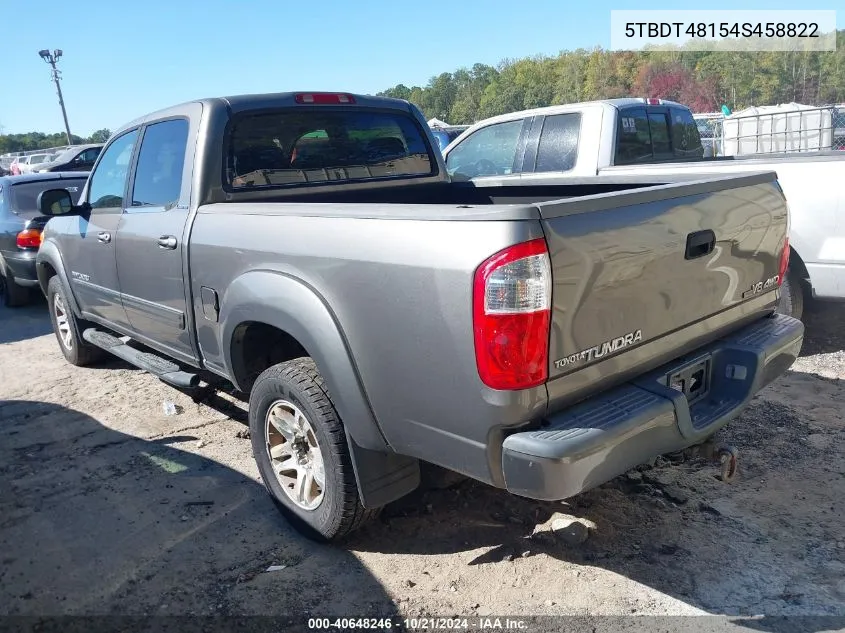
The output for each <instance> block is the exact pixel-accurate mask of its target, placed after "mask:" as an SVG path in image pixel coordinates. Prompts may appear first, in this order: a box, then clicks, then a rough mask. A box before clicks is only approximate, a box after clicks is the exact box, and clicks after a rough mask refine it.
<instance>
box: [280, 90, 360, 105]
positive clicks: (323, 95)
mask: <svg viewBox="0 0 845 633" xmlns="http://www.w3.org/2000/svg"><path fill="white" fill-rule="evenodd" d="M294 99H295V100H296V102H297V103H307V104H315V105H339V104H343V103H355V97H353V96H352V95H347V94H342V93H335V92H309V93H301V94H298V95H296V97H294Z"/></svg>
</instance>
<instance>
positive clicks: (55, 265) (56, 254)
mask: <svg viewBox="0 0 845 633" xmlns="http://www.w3.org/2000/svg"><path fill="white" fill-rule="evenodd" d="M35 272H36V274H37V275H38V286H39V288H41V292H42V294H44V296H45V297H46V296H47V284H49V283H50V279H52V278H53V277H55V276H57V275H58V277H59V279H61V281H62V285H63V286H64V288H65V290H66V293H67V299H68V301H69V302H70V307H71V309H72V310H73V313H74V315H75V316H76V317H77V318H81V313H80V311H79V304H77V302H76V297H75V296H74V294H73V289H72V288H71V285H70V280H69V279H68V276H67V271H66V270H65V266H64V260H63V258H62V254H61V252H60V251H59V248H58V247H57V246H56V244H55V243H54V242H52V241H49V240H48V241H46V242H44V243H43V244H41V246H40V247H39V249H38V255H36V257H35Z"/></svg>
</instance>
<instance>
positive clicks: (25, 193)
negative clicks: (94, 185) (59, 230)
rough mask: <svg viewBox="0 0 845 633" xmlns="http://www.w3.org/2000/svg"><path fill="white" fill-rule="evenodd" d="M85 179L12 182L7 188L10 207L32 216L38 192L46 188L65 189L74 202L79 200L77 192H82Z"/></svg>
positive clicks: (19, 212)
mask: <svg viewBox="0 0 845 633" xmlns="http://www.w3.org/2000/svg"><path fill="white" fill-rule="evenodd" d="M85 180H86V179H85V178H67V179H62V180H38V181H36V182H20V183H13V184H12V186H11V187H10V188H9V199H10V204H11V209H12V211H14V212H15V213H18V214H21V215H29V216H33V217H34V215H37V214H38V204H37V203H38V194H39V193H41V192H42V191H47V190H48V189H67V190H68V192H70V197H71V199H72V200H73V203H74V204H76V203H77V202H78V201H79V194H81V193H82V187H83V186H84V185H85Z"/></svg>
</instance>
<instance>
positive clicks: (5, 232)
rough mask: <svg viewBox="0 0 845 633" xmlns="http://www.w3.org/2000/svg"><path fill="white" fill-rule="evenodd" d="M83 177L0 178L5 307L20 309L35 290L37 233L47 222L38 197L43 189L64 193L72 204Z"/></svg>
mask: <svg viewBox="0 0 845 633" xmlns="http://www.w3.org/2000/svg"><path fill="white" fill-rule="evenodd" d="M87 178H88V174H87V173H80V172H59V173H49V174H23V175H21V176H5V177H0V294H2V297H3V304H4V305H6V306H8V307H15V306H21V305H24V304H26V303H27V301H28V300H29V298H30V288H32V287H35V286H38V276H37V275H36V274H35V255H36V253H38V247H39V246H40V245H41V231H42V229H43V228H44V225H45V224H46V223H47V220H49V218H47V217H44V216H42V215H41V214H40V213H39V212H38V211H37V208H38V205H37V201H38V194H39V193H41V192H42V191H46V190H47V189H55V188H56V187H61V188H62V189H68V191H69V192H70V195H71V197H72V198H73V201H74V203H76V201H77V199H78V198H79V194H81V193H82V188H83V186H84V185H85V181H86V179H87Z"/></svg>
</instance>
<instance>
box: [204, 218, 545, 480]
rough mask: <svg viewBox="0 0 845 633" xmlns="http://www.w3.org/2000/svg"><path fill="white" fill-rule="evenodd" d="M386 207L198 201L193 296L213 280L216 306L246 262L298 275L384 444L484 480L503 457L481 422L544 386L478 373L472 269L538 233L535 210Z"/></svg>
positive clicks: (207, 337)
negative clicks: (503, 216)
mask: <svg viewBox="0 0 845 633" xmlns="http://www.w3.org/2000/svg"><path fill="white" fill-rule="evenodd" d="M388 206H392V207H399V209H400V210H401V212H400V213H399V214H398V215H397V214H393V215H391V216H390V217H389V218H385V217H373V216H374V215H378V213H377V212H378V209H377V208H373V207H372V206H368V205H355V204H347V205H342V206H340V207H332V206H331V205H316V204H307V205H296V204H249V205H246V204H243V205H241V204H217V205H208V206H205V207H201V208H200V209H199V212H198V214H197V217H196V220H195V223H194V227H193V231H192V235H191V252H190V267H191V270H192V279H191V283H192V286H193V296H194V297H199V296H200V287H201V286H207V287H210V288H213V289H215V290H217V292H218V294H219V296H220V308H221V314H222V313H223V312H225V311H226V310H227V300H228V296H227V289H228V288H230V287H231V286H232V285H233V283H235V280H237V279H238V278H240V277H242V276H243V275H245V274H247V273H248V272H249V271H257V270H263V271H275V272H278V273H281V274H284V275H286V276H287V277H289V278H293V279H296V280H299V281H300V282H301V283H302V284H304V285H305V286H307V287H308V288H309V289H311V290H312V291H313V292H314V293H315V294H316V295H317V296H318V297H319V299H320V301H321V302H322V303H323V304H324V305H325V306H327V307H328V309H329V310H330V312H331V313H332V315H333V317H334V319H335V322H336V324H337V327H338V329H339V330H340V332H341V335H342V337H343V339H344V340H345V341H346V345H347V348H348V350H347V351H348V354H349V355H350V357H351V358H352V360H353V362H354V363H355V365H356V367H357V371H358V374H359V376H360V379H361V383H362V386H363V389H364V391H365V392H366V396H367V398H368V400H369V402H370V404H371V406H372V410H373V412H374V414H375V418H376V420H377V421H378V424H379V426H380V427H381V431H382V433H383V435H384V436H385V438H386V439H387V441H388V443H389V444H390V445H391V446H392V447H393V448H394V449H395V450H397V451H399V452H401V453H403V454H407V455H410V456H413V457H419V458H422V459H425V460H427V461H431V462H433V463H438V464H441V465H443V466H447V467H449V468H453V469H455V470H458V471H460V472H465V473H467V474H472V475H473V476H476V477H479V478H481V479H484V480H488V481H493V480H494V478H495V477H496V476H497V475H496V472H497V471H500V468H501V466H500V463H499V464H498V465H495V461H496V459H495V457H494V458H493V459H491V460H490V461H488V458H489V456H488V454H487V451H486V443H487V441H488V437H489V434H490V433H491V427H496V426H508V425H514V424H521V423H524V422H525V421H526V420H529V419H532V418H537V417H538V416H540V415H542V414H543V413H544V412H545V405H546V390H545V387H538V388H536V389H531V390H526V391H522V392H496V391H492V390H489V389H487V388H486V387H484V385H483V384H482V383H481V381H480V379H479V377H478V372H477V368H476V364H475V351H474V343H473V334H472V333H473V329H472V312H471V309H472V301H471V299H472V295H471V293H472V277H473V274H474V271H475V269H476V267H477V266H478V265H479V264H480V263H481V262H482V261H484V260H485V259H486V258H487V257H489V256H490V255H492V254H493V253H495V252H497V251H499V250H501V249H502V248H505V247H507V246H509V245H511V244H514V243H517V242H520V241H524V240H528V239H533V238H535V237H540V236H541V235H542V233H541V229H540V226H539V222H538V221H537V220H534V221H527V220H520V221H513V220H506V221H496V220H483V221H456V220H424V219H419V218H421V217H426V215H428V216H429V217H433V216H434V215H436V209H435V208H434V207H433V206H431V205H429V206H420V207H419V208H414V205H388ZM318 209H322V211H319V210H318ZM464 212H465V213H466V214H467V217H469V216H470V215H471V214H472V210H470V209H467V210H464ZM482 212H483V213H488V212H489V210H482ZM320 213H323V214H324V215H320ZM402 213H404V214H405V216H406V218H407V219H405V218H403V217H402ZM453 213H454V210H453ZM535 213H536V211H535ZM368 215H369V216H370V217H367V216H368ZM356 216H357V217H356ZM411 218H415V219H411ZM255 292H257V293H259V292H260V289H256V291H255ZM279 303H280V305H278V308H279V309H280V310H284V309H285V306H284V305H283V301H281V300H280V301H279ZM200 310H201V307H199V306H198V305H196V304H195V311H196V319H197V323H198V325H199V327H198V338H199V345H200V349H201V351H202V355H203V358H204V359H205V361H206V362H207V363H211V364H217V365H223V364H225V355H226V354H225V350H226V349H227V347H228V346H230V345H231V342H230V341H227V340H223V339H222V334H221V333H222V331H223V325H224V324H220V323H212V322H210V321H208V320H205V319H203V318H202V314H201V312H200ZM226 329H231V324H230V325H229V326H226ZM306 349H307V348H306ZM312 355H313V354H312ZM226 369H227V370H228V371H231V368H226ZM329 388H330V389H331V388H332V386H331V385H329ZM340 413H341V415H343V411H341V412H340ZM499 462H500V460H499Z"/></svg>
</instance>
